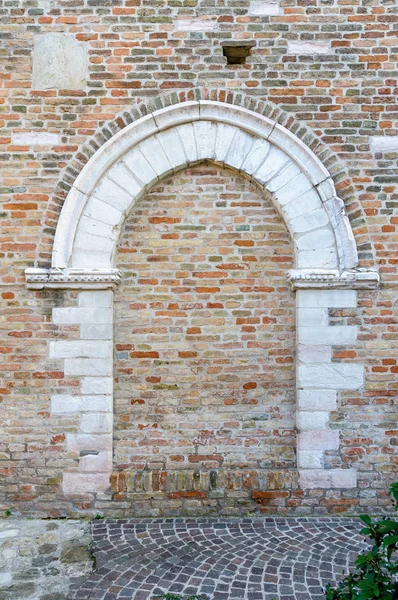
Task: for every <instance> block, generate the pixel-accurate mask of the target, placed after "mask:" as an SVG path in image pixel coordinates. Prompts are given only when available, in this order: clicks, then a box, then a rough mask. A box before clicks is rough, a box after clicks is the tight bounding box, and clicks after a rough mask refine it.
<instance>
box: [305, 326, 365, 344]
mask: <svg viewBox="0 0 398 600" xmlns="http://www.w3.org/2000/svg"><path fill="white" fill-rule="evenodd" d="M357 335H358V328H357V327H355V326H339V325H336V326H334V327H317V326H313V327H311V326H308V325H307V326H304V327H302V326H299V327H297V336H298V340H299V343H300V344H310V345H312V346H316V345H319V346H322V345H324V344H330V345H331V346H349V345H352V344H355V343H356V341H357Z"/></svg>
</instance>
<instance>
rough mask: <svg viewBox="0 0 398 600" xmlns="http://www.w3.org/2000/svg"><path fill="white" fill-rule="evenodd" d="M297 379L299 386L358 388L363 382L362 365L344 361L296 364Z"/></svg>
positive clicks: (339, 388)
mask: <svg viewBox="0 0 398 600" xmlns="http://www.w3.org/2000/svg"><path fill="white" fill-rule="evenodd" d="M297 380H298V386H299V387H301V388H317V389H319V388H328V389H331V388H335V389H338V390H358V389H359V388H361V387H362V386H363V384H364V367H363V366H362V365H355V364H344V363H332V364H317V365H298V367H297Z"/></svg>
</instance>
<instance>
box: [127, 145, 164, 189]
mask: <svg viewBox="0 0 398 600" xmlns="http://www.w3.org/2000/svg"><path fill="white" fill-rule="evenodd" d="M123 162H124V163H126V165H127V167H128V168H129V170H130V171H131V172H132V173H133V175H134V177H135V178H136V179H137V181H138V182H139V183H140V184H142V185H143V186H147V187H149V186H151V185H152V183H154V182H155V181H156V180H157V178H158V176H157V174H156V172H155V170H154V168H153V166H152V165H151V164H150V163H149V162H148V160H147V159H146V158H145V156H144V155H143V154H142V152H140V150H139V148H138V147H137V148H133V150H131V151H130V152H127V154H125V155H124V157H123Z"/></svg>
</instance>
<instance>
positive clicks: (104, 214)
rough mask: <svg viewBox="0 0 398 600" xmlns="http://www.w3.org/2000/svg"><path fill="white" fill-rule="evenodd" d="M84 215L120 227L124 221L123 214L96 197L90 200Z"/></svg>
mask: <svg viewBox="0 0 398 600" xmlns="http://www.w3.org/2000/svg"><path fill="white" fill-rule="evenodd" d="M83 214H84V216H85V217H91V218H92V219H97V221H102V222H103V223H108V224H109V225H119V223H121V222H122V220H123V212H121V211H120V210H118V209H117V208H115V207H114V206H111V205H110V204H107V203H106V202H102V201H101V200H99V199H98V198H95V197H94V196H92V197H90V199H89V200H88V202H87V204H86V206H85V208H84V212H83Z"/></svg>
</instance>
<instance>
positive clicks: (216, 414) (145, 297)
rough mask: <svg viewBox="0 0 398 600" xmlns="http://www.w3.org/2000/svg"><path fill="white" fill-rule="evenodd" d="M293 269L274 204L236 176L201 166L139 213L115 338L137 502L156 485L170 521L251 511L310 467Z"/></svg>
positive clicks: (122, 457)
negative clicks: (303, 444)
mask: <svg viewBox="0 0 398 600" xmlns="http://www.w3.org/2000/svg"><path fill="white" fill-rule="evenodd" d="M293 265H294V254H293V246H292V242H291V239H290V235H289V233H288V231H287V228H286V225H285V223H284V222H283V220H282V218H281V216H280V215H279V214H278V213H277V211H276V209H275V207H274V206H273V204H272V201H271V198H270V195H269V194H268V193H267V192H265V193H264V190H263V189H261V188H259V187H258V186H257V185H256V184H255V183H253V182H250V180H249V179H248V178H246V177H244V176H242V175H239V174H237V173H236V172H233V171H231V170H230V169H225V168H221V167H219V166H215V165H214V164H211V163H208V162H206V163H202V164H200V165H197V166H193V167H187V168H185V169H184V170H182V171H180V172H179V173H177V174H175V175H172V176H171V177H168V178H165V179H163V180H162V181H161V182H160V184H158V185H156V186H155V187H154V188H152V190H151V191H150V192H148V193H147V194H145V195H144V197H143V198H141V199H140V200H139V202H138V203H137V204H136V206H135V207H134V209H133V210H132V211H131V212H130V214H129V216H128V218H127V220H126V222H125V224H124V227H123V230H122V233H121V236H120V239H119V244H118V250H117V257H116V266H117V267H118V268H119V270H120V272H121V274H122V282H121V284H120V286H119V287H118V289H117V291H116V293H115V327H114V332H115V333H114V343H115V367H114V378H115V379H114V412H115V421H114V470H115V472H122V473H124V474H125V476H126V488H125V490H124V492H125V499H126V500H131V501H134V500H136V498H135V497H136V496H137V492H139V491H140V487H141V486H142V481H143V479H144V478H145V477H148V476H149V477H150V478H151V482H153V483H154V484H155V489H153V487H154V486H153V485H151V488H150V489H147V490H146V491H147V492H148V493H149V498H148V499H150V498H151V494H152V493H153V491H156V492H157V503H158V505H159V506H160V505H161V504H162V502H163V504H164V506H163V509H165V510H167V509H168V510H170V509H173V510H174V511H177V512H178V511H179V510H184V511H186V510H187V509H188V507H189V506H190V504H191V503H192V504H193V506H194V507H195V508H197V506H198V501H202V500H204V501H205V503H206V506H208V507H211V506H212V507H213V508H216V507H217V504H220V503H222V504H223V505H224V506H225V504H226V503H229V507H230V510H233V507H234V505H235V507H236V506H238V507H239V508H236V510H244V507H245V500H246V505H247V503H248V504H249V505H250V504H251V502H252V499H251V492H252V490H253V489H254V490H258V489H264V488H266V487H269V482H270V479H272V478H273V477H275V472H274V471H275V470H279V469H289V468H290V469H292V468H294V467H296V457H295V444H296V439H295V437H296V436H295V379H294V356H293V355H294V349H295V326H294V318H295V315H294V306H295V302H294V293H293V291H292V289H291V286H290V285H289V284H288V282H287V280H286V271H287V270H288V269H290V268H292V267H293ZM293 476H294V474H293ZM285 479H286V483H287V481H288V480H289V481H290V482H291V481H292V474H291V473H286V476H285ZM137 487H138V490H137ZM232 487H233V492H232V493H231V488H232ZM156 488H157V489H156ZM170 495H171V497H170ZM275 495H276V492H275ZM192 501H193V502H192Z"/></svg>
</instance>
